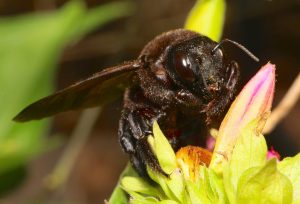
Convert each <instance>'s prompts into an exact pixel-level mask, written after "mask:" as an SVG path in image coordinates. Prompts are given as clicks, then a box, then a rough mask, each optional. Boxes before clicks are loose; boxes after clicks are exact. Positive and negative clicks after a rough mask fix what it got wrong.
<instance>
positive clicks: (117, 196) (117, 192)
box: [109, 164, 138, 204]
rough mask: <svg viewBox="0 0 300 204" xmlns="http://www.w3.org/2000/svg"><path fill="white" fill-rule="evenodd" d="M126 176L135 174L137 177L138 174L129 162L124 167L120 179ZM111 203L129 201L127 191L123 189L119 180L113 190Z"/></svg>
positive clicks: (116, 203) (124, 203)
mask: <svg viewBox="0 0 300 204" xmlns="http://www.w3.org/2000/svg"><path fill="white" fill-rule="evenodd" d="M125 176H135V177H137V176H138V175H137V173H136V172H135V171H134V170H133V168H132V167H131V165H130V164H127V166H126V168H125V169H124V171H123V172H122V174H121V176H120V179H119V180H122V178H123V177H125ZM109 203H110V204H119V203H122V204H127V203H128V198H127V195H126V193H125V191H124V190H123V189H122V187H121V185H120V184H119V182H118V184H117V186H116V187H115V189H114V190H113V193H112V195H111V196H110V198H109Z"/></svg>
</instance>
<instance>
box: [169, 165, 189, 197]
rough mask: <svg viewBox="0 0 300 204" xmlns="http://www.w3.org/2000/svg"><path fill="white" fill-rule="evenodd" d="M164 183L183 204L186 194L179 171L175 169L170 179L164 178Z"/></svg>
mask: <svg viewBox="0 0 300 204" xmlns="http://www.w3.org/2000/svg"><path fill="white" fill-rule="evenodd" d="M166 183H167V185H168V187H169V189H170V190H171V191H172V193H173V194H174V195H175V196H176V198H177V199H178V200H179V201H180V202H181V203H183V202H184V200H185V198H186V196H185V193H186V192H185V185H184V179H183V175H182V174H181V172H180V170H179V169H176V170H175V171H173V172H172V173H171V175H170V178H166Z"/></svg>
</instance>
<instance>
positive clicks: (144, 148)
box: [119, 108, 165, 177]
mask: <svg viewBox="0 0 300 204" xmlns="http://www.w3.org/2000/svg"><path fill="white" fill-rule="evenodd" d="M151 129H152V121H149V120H147V119H146V118H144V117H143V115H141V114H139V111H137V110H130V109H127V108H125V109H124V110H123V112H122V116H121V120H120V123H119V140H120V143H121V146H122V148H123V150H124V152H126V153H128V154H129V156H130V161H131V164H132V165H133V167H134V168H135V169H136V171H137V172H138V173H139V174H140V175H141V176H144V177H147V175H148V174H147V166H148V167H150V168H151V169H153V170H154V171H156V172H160V173H163V174H165V173H164V172H163V170H162V169H161V167H160V166H159V163H158V160H157V158H156V157H155V155H154V154H153V152H152V149H151V147H150V144H149V143H148V141H147V138H148V136H149V135H150V134H152V132H151Z"/></svg>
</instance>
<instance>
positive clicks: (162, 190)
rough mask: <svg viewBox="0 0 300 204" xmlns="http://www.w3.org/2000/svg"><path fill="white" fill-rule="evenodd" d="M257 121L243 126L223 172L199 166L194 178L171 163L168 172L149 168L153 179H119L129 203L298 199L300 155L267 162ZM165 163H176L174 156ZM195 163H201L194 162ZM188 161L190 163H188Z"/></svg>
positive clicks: (283, 203) (279, 201)
mask: <svg viewBox="0 0 300 204" xmlns="http://www.w3.org/2000/svg"><path fill="white" fill-rule="evenodd" d="M257 126H258V122H257V121H253V122H250V123H249V124H248V125H247V126H246V127H245V128H243V129H242V131H241V134H240V135H239V137H238V140H237V143H236V145H235V147H234V150H233V154H232V157H231V159H230V160H229V161H228V162H227V163H226V164H225V165H226V167H225V168H223V170H224V172H222V174H219V173H216V172H215V171H214V170H213V169H211V168H207V167H205V166H200V168H201V171H200V173H199V176H198V179H195V180H191V179H189V177H186V176H184V171H183V167H182V166H183V165H181V169H179V168H178V167H177V168H175V169H174V170H173V171H172V172H171V173H170V174H169V176H164V175H162V174H161V173H159V172H154V171H153V170H151V169H150V168H148V174H149V176H150V178H151V179H152V180H153V181H154V182H155V184H150V183H148V181H145V180H142V179H141V178H140V177H136V176H133V177H130V179H129V178H128V177H125V178H123V180H122V188H123V189H124V190H125V191H126V192H127V193H128V194H129V195H130V197H131V200H130V201H133V202H132V203H138V202H140V203H149V204H150V203H153V204H154V203H158V202H164V201H167V202H170V201H173V202H175V203H182V204H196V203H208V204H209V203H211V204H214V203H224V204H227V203H228V204H236V203H238V204H239V203H261V204H263V203H274V204H286V203H287V204H288V203H298V199H299V197H298V195H297V192H298V191H299V190H298V189H299V187H300V186H299V174H300V165H299V158H300V157H299V155H297V156H295V157H294V158H288V159H285V160H283V161H282V162H277V161H276V160H275V159H271V160H268V161H267V159H266V152H267V151H266V150H267V146H266V141H265V139H264V137H263V136H262V135H257V131H256V128H257ZM156 130H157V129H156ZM155 134H161V133H160V132H159V131H155V132H154V138H157V140H160V139H161V138H162V137H161V135H160V136H159V137H156V136H155ZM163 140H165V138H164V139H163ZM163 146H164V148H165V149H168V148H169V147H170V144H168V143H164V145H163ZM163 146H162V147H161V148H162V149H163ZM154 153H155V155H156V157H157V158H158V160H160V159H161V158H160V157H164V156H163V155H162V154H161V152H158V151H156V149H154ZM169 162H170V164H171V163H175V164H176V161H173V159H172V158H171V159H170V161H169ZM195 164H198V165H199V163H197V162H196V161H195ZM171 165H172V164H171ZM186 165H187V167H186V168H189V166H188V165H189V164H186ZM184 168H185V167H184ZM291 179H293V180H291ZM293 196H294V197H293Z"/></svg>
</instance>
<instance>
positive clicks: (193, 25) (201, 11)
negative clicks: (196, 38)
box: [184, 0, 226, 41]
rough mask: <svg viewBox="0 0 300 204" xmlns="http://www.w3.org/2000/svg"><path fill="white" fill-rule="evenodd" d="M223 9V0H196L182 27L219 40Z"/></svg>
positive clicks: (223, 14) (223, 17)
mask: <svg viewBox="0 0 300 204" xmlns="http://www.w3.org/2000/svg"><path fill="white" fill-rule="evenodd" d="M225 10H226V3H225V1H224V0H198V1H197V3H196V4H195V6H194V8H193V9H192V10H191V12H190V14H189V16H188V18H187V19H186V23H185V26H184V27H185V28H186V29H189V30H193V31H196V32H198V33H201V34H203V35H206V36H208V37H210V38H211V39H213V40H215V41H219V40H220V39H221V36H222V32H223V24H224V19H225Z"/></svg>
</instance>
